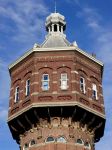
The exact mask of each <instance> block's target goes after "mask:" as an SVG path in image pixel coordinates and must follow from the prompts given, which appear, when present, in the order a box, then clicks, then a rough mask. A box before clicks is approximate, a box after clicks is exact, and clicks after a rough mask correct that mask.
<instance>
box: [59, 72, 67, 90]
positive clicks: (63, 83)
mask: <svg viewBox="0 0 112 150" xmlns="http://www.w3.org/2000/svg"><path fill="white" fill-rule="evenodd" d="M60 80H61V89H62V90H67V88H68V83H67V82H68V78H67V73H61V79H60Z"/></svg>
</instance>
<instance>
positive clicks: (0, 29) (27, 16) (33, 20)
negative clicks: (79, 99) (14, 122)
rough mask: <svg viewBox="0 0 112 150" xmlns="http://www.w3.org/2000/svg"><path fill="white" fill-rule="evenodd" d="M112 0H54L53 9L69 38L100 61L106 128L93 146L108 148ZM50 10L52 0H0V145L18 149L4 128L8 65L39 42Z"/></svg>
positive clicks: (111, 147)
mask: <svg viewBox="0 0 112 150" xmlns="http://www.w3.org/2000/svg"><path fill="white" fill-rule="evenodd" d="M111 8H112V1H111V0H106V2H105V1H103V0H57V11H58V12H59V13H61V14H63V15H64V16H65V17H66V22H67V29H66V35H67V39H68V40H69V41H70V42H73V41H75V40H76V41H77V43H78V46H79V47H80V48H81V49H83V50H85V51H86V52H88V53H92V52H94V53H96V55H97V58H98V59H99V60H101V61H103V62H104V64H105V69H104V76H103V87H104V100H105V108H106V117H107V122H106V128H105V134H104V137H103V138H102V139H101V140H100V142H99V143H98V144H96V150H106V149H107V150H112V133H111V132H112V109H111V107H112V100H111V98H112V92H111V89H112V80H111V77H112V69H111V68H112V67H111V66H112V52H111V49H112V16H111V14H112V13H111V11H112V10H111ZM51 12H54V0H25V1H23V0H16V1H14V0H0V79H1V80H0V82H1V84H0V91H1V94H0V137H1V138H0V147H1V148H0V149H3V150H19V147H18V145H17V144H16V142H15V141H14V140H13V139H12V137H11V134H10V131H9V129H8V126H7V123H6V120H7V110H8V103H9V102H8V101H9V88H10V76H9V73H8V65H9V64H10V63H12V62H14V61H15V60H16V59H17V58H18V57H20V56H21V55H22V54H23V53H24V52H26V51H27V50H29V49H30V48H32V47H33V45H34V43H39V44H40V43H42V42H43V40H44V37H45V34H46V31H45V26H44V23H45V19H46V17H47V16H48V15H49V14H50V13H51Z"/></svg>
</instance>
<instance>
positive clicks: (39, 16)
mask: <svg viewBox="0 0 112 150" xmlns="http://www.w3.org/2000/svg"><path fill="white" fill-rule="evenodd" d="M26 8H27V9H26ZM48 13H49V10H48V7H47V6H46V5H45V3H44V2H43V0H38V1H37V0H32V1H31V0H25V1H23V0H16V1H9V0H6V1H3V0H2V1H1V5H0V18H2V20H3V23H1V27H0V29H1V30H2V28H3V27H4V25H5V28H7V27H8V28H9V26H10V28H11V29H12V30H13V32H12V33H11V34H12V36H11V38H13V40H18V39H19V41H21V42H23V41H27V42H28V40H29V39H30V40H34V38H35V37H36V36H37V37H38V38H40V35H41V32H42V28H43V26H44V22H45V20H43V17H44V16H46V15H47V14H48ZM6 20H8V21H9V22H8V23H7V22H6ZM11 29H10V30H9V32H11Z"/></svg>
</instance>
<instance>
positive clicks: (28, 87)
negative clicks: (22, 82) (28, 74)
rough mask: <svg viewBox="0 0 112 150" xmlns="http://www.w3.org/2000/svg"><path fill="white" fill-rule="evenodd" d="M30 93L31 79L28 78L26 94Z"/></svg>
mask: <svg viewBox="0 0 112 150" xmlns="http://www.w3.org/2000/svg"><path fill="white" fill-rule="evenodd" d="M29 95H30V79H28V80H26V96H29Z"/></svg>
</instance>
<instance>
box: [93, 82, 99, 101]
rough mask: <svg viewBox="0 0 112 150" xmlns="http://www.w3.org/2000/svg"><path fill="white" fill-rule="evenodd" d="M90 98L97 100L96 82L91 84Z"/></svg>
mask: <svg viewBox="0 0 112 150" xmlns="http://www.w3.org/2000/svg"><path fill="white" fill-rule="evenodd" d="M92 98H93V99H95V100H97V99H98V96H97V86H96V84H94V83H93V84H92Z"/></svg>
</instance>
